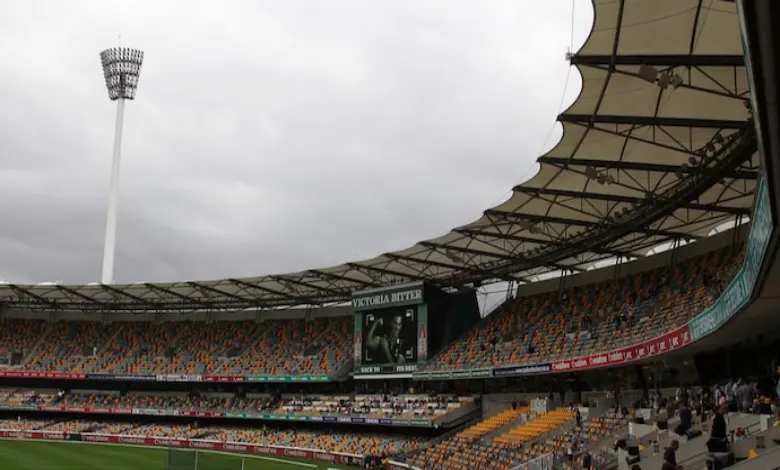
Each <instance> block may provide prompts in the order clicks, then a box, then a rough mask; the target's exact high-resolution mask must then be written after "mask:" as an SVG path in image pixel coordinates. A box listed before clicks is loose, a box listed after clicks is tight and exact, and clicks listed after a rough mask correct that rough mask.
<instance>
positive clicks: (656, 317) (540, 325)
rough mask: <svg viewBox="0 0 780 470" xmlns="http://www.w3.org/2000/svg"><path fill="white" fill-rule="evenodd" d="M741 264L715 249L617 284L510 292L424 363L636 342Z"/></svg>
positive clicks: (477, 361) (491, 360)
mask: <svg viewBox="0 0 780 470" xmlns="http://www.w3.org/2000/svg"><path fill="white" fill-rule="evenodd" d="M740 265H741V255H734V254H732V253H730V252H728V251H718V252H713V253H710V254H708V255H706V256H703V257H700V258H696V259H693V260H690V261H687V262H685V263H681V264H679V265H678V266H677V267H676V268H665V269H658V270H655V271H650V272H645V273H642V274H638V275H636V276H632V277H630V278H627V279H624V280H622V281H621V282H620V283H618V284H616V283H612V282H610V283H601V284H593V285H589V286H585V287H579V288H575V289H572V290H570V291H569V292H566V293H564V294H563V295H561V294H559V293H558V292H552V293H547V294H543V295H538V296H531V297H523V298H520V299H513V300H510V301H508V302H507V303H506V304H505V305H504V306H503V307H502V308H501V309H500V310H499V311H497V312H495V313H493V314H492V315H490V316H489V317H488V318H487V319H485V321H484V322H483V323H482V324H481V325H479V326H477V327H476V328H474V329H472V330H470V331H469V332H468V333H467V334H466V335H465V337H463V338H462V339H461V340H459V341H456V342H454V343H453V344H451V345H449V346H448V347H447V348H445V349H444V350H443V351H442V352H441V353H440V354H439V355H438V356H437V357H436V358H435V359H434V360H432V361H430V362H429V364H428V365H427V366H426V369H429V370H457V369H462V368H479V367H495V366H504V365H522V364H533V363H540V362H547V361H550V360H557V359H565V358H572V357H579V356H583V355H587V354H592V353H595V352H602V351H603V352H606V351H610V350H613V349H617V348H620V347H622V346H626V345H629V344H636V343H639V342H641V341H644V340H647V339H651V338H653V337H655V336H659V335H661V334H663V333H665V332H667V331H670V330H672V329H673V328H675V327H677V326H681V325H683V324H684V323H685V322H687V321H688V320H690V318H692V317H693V316H695V315H696V314H698V313H700V312H701V311H703V310H704V309H706V308H707V307H709V306H710V305H711V304H712V302H714V300H715V299H716V298H717V295H718V294H719V293H720V292H721V291H722V290H723V289H724V288H725V286H726V284H727V281H728V280H730V279H731V278H732V277H733V275H734V274H735V273H736V270H737V269H738V268H739V266H740Z"/></svg>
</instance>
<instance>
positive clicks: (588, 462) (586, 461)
mask: <svg viewBox="0 0 780 470" xmlns="http://www.w3.org/2000/svg"><path fill="white" fill-rule="evenodd" d="M592 466H593V458H592V457H591V456H590V453H589V452H588V451H587V450H586V451H585V453H584V454H583V455H582V470H590V469H591V467H592Z"/></svg>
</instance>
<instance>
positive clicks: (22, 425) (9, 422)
mask: <svg viewBox="0 0 780 470" xmlns="http://www.w3.org/2000/svg"><path fill="white" fill-rule="evenodd" d="M52 423H53V421H51V420H44V419H27V418H17V419H0V429H6V430H11V431H39V430H43V429H45V428H46V426H48V425H50V424H52Z"/></svg>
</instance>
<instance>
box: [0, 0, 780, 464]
mask: <svg viewBox="0 0 780 470" xmlns="http://www.w3.org/2000/svg"><path fill="white" fill-rule="evenodd" d="M592 7H593V9H594V24H593V26H592V30H591V33H590V35H589V36H588V39H587V40H586V42H585V44H584V45H583V46H582V47H581V48H580V49H579V51H577V52H574V53H572V54H571V55H570V57H569V58H568V59H569V61H570V63H571V67H573V68H574V69H576V71H577V72H578V73H579V74H581V76H582V82H583V86H582V91H581V92H580V95H579V96H578V97H577V99H576V100H575V101H574V103H573V104H572V105H571V106H570V107H569V108H568V109H566V110H565V111H564V112H563V113H561V114H560V115H559V116H558V121H559V122H560V123H561V125H562V126H563V137H562V139H561V140H560V142H558V144H557V145H555V147H554V148H553V149H552V150H550V151H548V152H546V153H545V154H544V155H542V156H540V157H539V159H538V163H539V165H540V170H539V172H538V173H537V174H536V175H535V176H534V177H533V178H531V179H530V180H528V181H526V182H525V183H522V184H520V185H518V186H516V187H515V188H513V191H512V195H511V197H510V198H509V199H508V200H506V201H505V202H503V203H501V204H500V205H498V206H496V207H493V208H490V209H487V210H485V211H484V213H483V215H482V216H481V217H480V218H479V219H477V220H476V221H475V222H472V223H470V224H467V225H464V226H460V227H457V228H454V229H452V231H451V232H450V233H448V234H447V235H445V236H442V237H439V238H436V239H431V240H425V241H421V242H419V243H417V244H415V245H414V246H412V247H410V248H408V249H405V250H402V251H397V252H391V253H384V254H381V255H379V256H376V257H374V258H372V259H367V260H361V261H351V262H345V263H343V264H341V265H338V266H331V267H324V268H322V267H318V268H312V269H308V270H305V271H300V272H294V273H287V274H278V275H265V276H260V277H253V278H230V279H221V280H212V281H181V282H173V283H134V284H115V283H97V284H89V285H66V284H59V283H49V284H35V285H21V284H16V283H7V282H4V283H3V284H0V469H2V470H23V469H24V470H27V469H52V470H82V469H93V468H94V469H104V468H119V469H125V470H140V469H160V470H163V469H166V470H189V469H193V470H195V469H204V470H209V469H247V470H251V469H268V470H278V469H298V468H311V469H329V470H330V469H348V468H355V467H360V468H387V469H392V470H400V469H409V470H464V469H469V470H476V469H485V470H549V469H553V468H555V469H582V468H587V469H592V468H598V469H613V468H614V469H629V468H631V469H636V468H640V469H657V468H683V469H685V470H698V469H704V468H713V469H720V468H727V467H733V468H735V469H736V468H740V469H742V468H744V469H749V470H764V469H767V470H769V469H776V468H778V465H780V427H778V410H780V406H778V405H780V402H779V401H778V399H780V397H779V396H778V394H779V393H780V383H778V374H779V373H780V362H778V359H780V317H779V316H778V315H777V311H778V308H779V307H780V302H778V296H777V294H776V290H777V286H780V272H779V271H778V264H777V263H776V259H775V258H776V256H775V255H776V249H777V231H776V224H777V220H778V201H780V197H778V189H777V184H776V183H778V182H780V139H779V138H778V137H779V136H780V114H778V108H777V97H778V96H777V64H779V63H780V57H778V56H777V48H776V47H775V46H774V45H775V44H779V43H780V41H779V40H778V37H777V36H778V34H777V32H776V31H777V29H776V28H774V26H775V24H774V19H775V18H778V14H780V12H779V11H778V10H779V9H778V5H777V4H776V3H775V2H771V1H769V0H737V1H728V0H709V1H702V0H652V1H649V0H648V1H644V0H595V1H594V2H593V5H592ZM495 283H503V284H502V285H504V284H505V285H507V286H508V287H507V289H506V298H505V300H504V301H503V302H501V303H500V305H498V306H497V307H496V308H495V309H494V310H493V311H491V312H490V313H489V314H488V315H486V316H484V317H483V316H482V315H481V314H480V311H479V306H478V300H477V293H476V292H477V290H478V289H480V288H481V287H483V286H486V285H491V284H495ZM670 449H674V450H670ZM671 460H674V461H671ZM637 466H638V467H637Z"/></svg>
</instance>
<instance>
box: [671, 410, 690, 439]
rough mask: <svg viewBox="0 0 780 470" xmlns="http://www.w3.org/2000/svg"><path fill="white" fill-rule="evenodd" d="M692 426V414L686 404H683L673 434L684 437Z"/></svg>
mask: <svg viewBox="0 0 780 470" xmlns="http://www.w3.org/2000/svg"><path fill="white" fill-rule="evenodd" d="M692 424H693V413H692V412H691V409H690V408H689V407H688V405H687V404H683V406H682V408H680V424H678V425H677V428H676V429H675V430H674V432H675V433H676V434H677V435H679V436H682V435H685V433H687V432H688V430H690V429H691V426H692Z"/></svg>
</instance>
